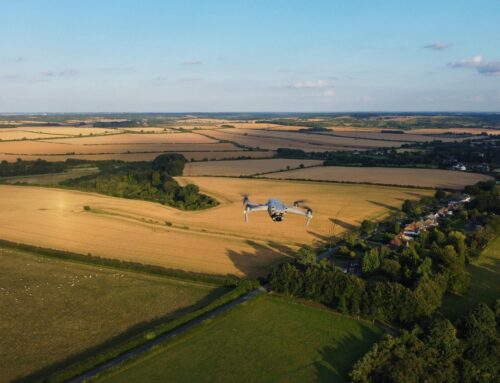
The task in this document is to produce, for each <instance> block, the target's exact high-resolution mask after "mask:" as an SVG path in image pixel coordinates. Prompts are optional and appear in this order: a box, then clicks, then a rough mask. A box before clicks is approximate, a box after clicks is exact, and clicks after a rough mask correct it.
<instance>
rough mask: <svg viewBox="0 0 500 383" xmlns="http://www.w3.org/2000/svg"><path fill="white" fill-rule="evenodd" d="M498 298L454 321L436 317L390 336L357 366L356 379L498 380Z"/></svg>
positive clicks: (382, 382) (358, 382) (414, 382)
mask: <svg viewBox="0 0 500 383" xmlns="http://www.w3.org/2000/svg"><path fill="white" fill-rule="evenodd" d="M499 328H500V300H499V301H497V302H496V304H495V307H494V308H490V307H489V306H488V305H486V304H484V303H482V304H479V305H478V306H477V307H476V308H475V309H474V310H472V311H470V312H469V313H468V314H467V315H465V316H464V317H463V318H461V319H460V320H459V321H458V322H457V323H456V324H455V325H454V324H452V323H451V322H450V321H449V320H447V319H444V318H433V319H432V320H429V321H427V322H426V323H424V324H423V325H421V326H415V327H414V328H413V329H411V330H410V331H403V333H402V334H401V335H400V336H398V337H392V336H386V337H385V338H384V339H383V340H382V341H380V342H379V343H376V344H375V345H374V346H373V347H372V349H371V351H369V352H368V353H367V354H365V355H364V356H363V358H361V359H360V360H359V361H358V362H357V363H356V364H355V365H354V367H353V369H352V371H351V373H350V379H351V381H352V382H354V383H396V382H399V383H402V382H404V383H419V382H446V383H447V382H471V383H472V382H498V379H499V376H500V333H499V331H498V329H499Z"/></svg>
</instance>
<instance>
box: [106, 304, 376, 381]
mask: <svg viewBox="0 0 500 383" xmlns="http://www.w3.org/2000/svg"><path fill="white" fill-rule="evenodd" d="M380 336H381V332H380V330H379V329H378V328H376V327H374V326H373V325H371V324H368V323H366V322H362V321H357V320H354V319H352V318H349V317H346V316H342V315H339V314H335V313H333V312H330V311H326V310H324V309H320V308H313V307H308V306H304V305H302V304H298V303H294V302H289V301H285V300H282V299H280V298H274V297H260V298H256V299H254V300H252V301H249V302H247V303H246V304H245V305H243V306H241V307H238V308H236V309H235V310H233V311H232V312H230V313H228V314H227V315H225V316H224V317H221V318H217V319H215V320H213V321H212V322H210V323H207V324H205V325H203V326H202V327H201V328H200V329H197V330H196V331H194V332H193V333H190V334H186V335H184V336H182V338H180V339H178V340H176V341H174V342H173V344H171V345H169V346H165V347H164V348H162V349H160V350H158V351H156V352H154V353H153V354H150V355H149V356H146V357H143V358H142V359H139V360H138V361H136V362H133V363H132V364H131V365H129V366H127V367H128V368H126V369H123V370H121V371H118V372H117V373H115V374H114V375H110V376H108V377H104V378H103V379H101V381H104V382H146V381H147V382H164V381H167V380H168V381H169V382H175V383H177V382H191V383H195V382H288V383H291V382H347V381H348V379H347V374H348V372H349V370H350V368H351V367H352V365H353V363H354V362H355V361H356V360H357V359H358V358H360V357H361V356H362V355H363V354H364V353H365V352H366V351H368V350H369V349H370V347H371V345H372V344H373V343H374V342H375V341H377V340H378V339H379V337H380Z"/></svg>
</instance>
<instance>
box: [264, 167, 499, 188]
mask: <svg viewBox="0 0 500 383" xmlns="http://www.w3.org/2000/svg"><path fill="white" fill-rule="evenodd" d="M263 177H266V178H275V179H303V180H314V181H339V182H360V183H363V182H366V183H374V184H387V185H402V186H419V187H429V188H445V189H462V188H463V187H464V186H466V185H472V184H475V183H476V182H479V181H487V180H490V179H492V178H491V177H489V176H486V175H483V174H477V173H466V172H459V171H452V170H441V169H414V168H381V167H379V168H374V167H349V166H320V167H315V168H311V169H296V170H290V171H286V172H280V173H272V174H266V175H264V176H263Z"/></svg>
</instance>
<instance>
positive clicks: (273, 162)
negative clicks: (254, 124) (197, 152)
mask: <svg viewBox="0 0 500 383" xmlns="http://www.w3.org/2000/svg"><path fill="white" fill-rule="evenodd" d="M322 163H323V161H318V160H292V159H281V158H272V159H263V160H238V161H206V162H193V163H187V164H186V166H185V168H184V175H186V176H226V177H239V176H251V175H254V174H260V173H268V172H276V171H280V170H287V168H288V169H296V168H299V167H301V165H302V166H304V167H310V166H317V165H321V164H322Z"/></svg>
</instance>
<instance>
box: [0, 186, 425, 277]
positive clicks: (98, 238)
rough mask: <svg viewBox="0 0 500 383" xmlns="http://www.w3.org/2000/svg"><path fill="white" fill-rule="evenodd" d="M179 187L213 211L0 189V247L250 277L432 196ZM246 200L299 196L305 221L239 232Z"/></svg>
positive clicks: (261, 216) (343, 189) (357, 189)
mask: <svg viewBox="0 0 500 383" xmlns="http://www.w3.org/2000/svg"><path fill="white" fill-rule="evenodd" d="M178 180H179V181H180V182H181V183H186V182H191V183H194V184H196V185H198V186H199V187H200V189H201V191H202V192H204V193H206V194H209V195H211V196H214V197H215V198H217V200H218V201H219V202H220V205H219V206H217V207H215V208H211V209H207V210H200V211H179V210H177V209H173V208H170V207H167V206H163V205H160V204H155V203H152V202H146V201H139V200H127V199H121V198H114V197H109V196H104V195H98V194H92V193H83V192H78V191H72V190H61V189H52V188H40V187H33V186H14V185H0V233H1V235H0V239H6V240H11V241H17V242H23V243H28V244H33V245H38V246H42V247H47V248H55V249H61V250H68V251H73V252H76V253H82V254H87V253H90V254H92V255H98V256H103V257H109V258H118V259H124V260H129V261H135V262H141V263H146V264H154V265H160V266H164V267H167V268H173V269H182V270H187V271H197V272H206V273H212V274H235V275H239V276H244V275H249V276H258V275H263V274H265V273H267V270H268V269H269V267H270V266H271V265H273V264H275V263H276V262H280V261H282V260H283V259H284V258H283V257H284V256H285V255H287V254H289V253H290V249H295V248H296V247H297V246H300V245H301V244H303V243H313V242H315V241H318V240H325V239H328V238H329V236H331V235H332V230H333V229H335V232H334V233H333V234H335V235H338V234H340V233H341V232H343V231H345V230H348V229H350V228H352V227H354V226H357V225H359V224H360V223H361V221H362V220H364V219H379V218H382V217H384V216H385V215H386V214H387V213H389V212H391V211H393V210H396V209H398V208H400V206H401V204H402V202H403V201H404V200H405V199H415V198H420V197H421V196H423V195H429V194H431V191H428V190H415V189H405V188H394V187H380V186H373V185H349V184H328V183H318V182H302V181H279V180H265V179H238V178H219V177H181V178H178ZM246 194H248V195H249V196H250V197H251V199H252V200H254V201H255V202H265V201H267V199H268V198H269V197H276V198H280V199H282V200H283V201H284V202H285V203H292V202H293V201H295V200H298V199H303V198H307V199H308V200H310V203H309V204H310V206H311V207H312V209H313V210H314V218H313V220H312V222H311V225H310V226H309V227H307V228H306V227H304V224H305V220H304V218H303V217H300V216H295V215H289V216H288V217H287V219H286V220H285V221H284V222H282V223H275V222H272V221H271V220H270V218H269V217H268V216H267V214H266V213H265V212H263V213H255V214H253V215H251V217H250V222H249V223H248V224H246V223H245V222H244V219H243V212H242V211H243V209H242V196H243V195H246ZM84 206H89V207H90V211H88V210H84ZM334 222H335V225H334Z"/></svg>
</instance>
